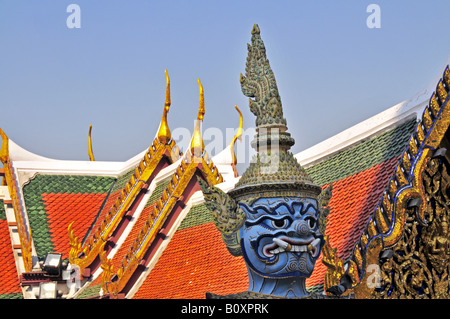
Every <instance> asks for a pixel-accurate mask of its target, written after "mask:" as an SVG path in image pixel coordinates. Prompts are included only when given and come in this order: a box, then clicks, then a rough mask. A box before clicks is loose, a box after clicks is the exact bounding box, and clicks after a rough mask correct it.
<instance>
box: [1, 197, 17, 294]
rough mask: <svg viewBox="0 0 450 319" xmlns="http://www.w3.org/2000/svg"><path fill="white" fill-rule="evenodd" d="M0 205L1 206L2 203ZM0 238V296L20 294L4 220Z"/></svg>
mask: <svg viewBox="0 0 450 319" xmlns="http://www.w3.org/2000/svg"><path fill="white" fill-rule="evenodd" d="M0 204H1V205H3V202H0ZM0 238H2V240H1V241H0V260H1V263H0V274H1V285H0V295H2V294H12V293H22V289H21V288H20V284H19V277H18V276H17V269H16V264H15V261H14V254H13V251H12V245H11V239H10V235H9V230H8V222H7V221H6V220H0Z"/></svg>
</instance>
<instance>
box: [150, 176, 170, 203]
mask: <svg viewBox="0 0 450 319" xmlns="http://www.w3.org/2000/svg"><path fill="white" fill-rule="evenodd" d="M171 179H172V176H170V177H168V178H166V179H163V180H162V181H160V182H159V183H158V184H156V187H155V189H154V190H153V193H152V194H151V195H150V198H149V199H148V201H147V203H146V204H145V207H148V206H151V205H153V204H154V203H156V202H157V201H158V199H159V198H160V197H161V196H162V193H163V192H164V190H165V189H166V187H167V185H168V184H169V182H170V180H171Z"/></svg>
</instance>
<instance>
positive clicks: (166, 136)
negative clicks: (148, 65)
mask: <svg viewBox="0 0 450 319" xmlns="http://www.w3.org/2000/svg"><path fill="white" fill-rule="evenodd" d="M164 73H166V101H165V102H164V111H163V115H162V118H161V124H160V125H159V131H158V140H159V142H160V143H162V144H167V143H169V142H170V140H171V139H172V135H171V133H170V129H169V125H168V124H167V113H168V112H169V109H170V79H169V75H168V74H167V70H164Z"/></svg>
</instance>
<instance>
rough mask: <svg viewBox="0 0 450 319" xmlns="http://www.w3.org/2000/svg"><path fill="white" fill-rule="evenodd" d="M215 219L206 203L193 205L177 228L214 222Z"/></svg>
mask: <svg viewBox="0 0 450 319" xmlns="http://www.w3.org/2000/svg"><path fill="white" fill-rule="evenodd" d="M212 222H213V219H212V216H211V214H210V213H209V211H208V208H207V207H206V205H205V204H199V205H195V206H192V208H191V209H190V210H189V212H188V213H187V215H186V217H185V218H184V219H183V221H182V222H181V224H180V226H179V227H178V229H177V230H181V229H185V228H189V227H194V226H198V225H202V224H206V223H212Z"/></svg>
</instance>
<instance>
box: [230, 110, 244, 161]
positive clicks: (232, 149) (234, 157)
mask: <svg viewBox="0 0 450 319" xmlns="http://www.w3.org/2000/svg"><path fill="white" fill-rule="evenodd" d="M234 108H235V109H236V111H238V113H239V127H238V131H237V133H236V135H235V136H234V137H233V140H232V141H231V143H230V147H231V157H232V158H233V163H234V165H236V164H237V158H236V154H235V153H234V144H235V143H236V140H237V139H239V141H242V113H241V110H239V108H238V107H237V105H235V106H234Z"/></svg>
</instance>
